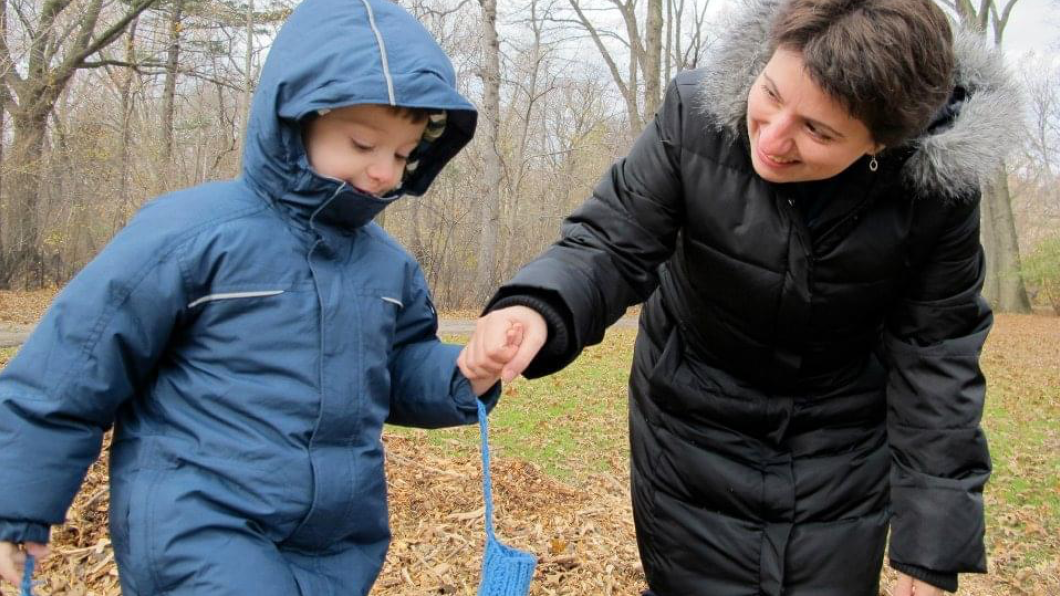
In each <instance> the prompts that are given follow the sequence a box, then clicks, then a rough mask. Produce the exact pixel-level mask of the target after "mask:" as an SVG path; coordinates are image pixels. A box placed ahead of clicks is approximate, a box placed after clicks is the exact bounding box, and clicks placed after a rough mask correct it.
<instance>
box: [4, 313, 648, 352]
mask: <svg viewBox="0 0 1060 596" xmlns="http://www.w3.org/2000/svg"><path fill="white" fill-rule="evenodd" d="M615 326H616V327H636V326H637V319H636V318H635V317H623V318H622V319H619V321H618V322H617V323H615ZM474 329H475V322H474V321H470V320H467V319H441V320H439V321H438V332H439V333H441V334H443V335H470V334H471V332H472V331H474ZM32 330H33V327H32V326H30V325H13V324H10V323H0V348H10V347H14V346H20V345H22V343H23V342H24V341H26V337H28V336H29V334H30V332H31V331H32Z"/></svg>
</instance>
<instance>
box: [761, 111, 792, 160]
mask: <svg viewBox="0 0 1060 596" xmlns="http://www.w3.org/2000/svg"><path fill="white" fill-rule="evenodd" d="M793 130H794V122H793V120H792V119H791V118H789V117H786V116H781V115H777V116H776V117H775V118H773V119H771V120H770V121H769V122H768V123H764V124H762V126H761V128H760V129H759V134H758V146H759V148H761V150H762V152H763V153H768V154H769V155H785V154H787V153H789V152H790V151H791V149H792V146H793V144H794V141H793V140H792V131H793Z"/></svg>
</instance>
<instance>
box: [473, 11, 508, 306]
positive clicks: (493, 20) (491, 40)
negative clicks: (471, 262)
mask: <svg viewBox="0 0 1060 596" xmlns="http://www.w3.org/2000/svg"><path fill="white" fill-rule="evenodd" d="M480 2H481V4H482V29H483V35H482V57H483V66H482V87H483V94H482V95H483V98H482V119H481V122H482V124H483V126H482V128H481V129H482V140H483V146H484V150H483V153H484V156H485V161H486V163H485V166H484V170H485V171H484V176H483V180H482V182H483V187H482V193H481V196H482V202H481V207H480V208H481V215H480V218H479V221H480V222H481V224H482V240H481V242H480V245H479V250H478V267H477V270H476V275H475V289H476V293H477V296H476V298H478V299H479V300H485V299H486V297H488V296H489V293H490V292H491V291H492V290H493V285H494V281H495V280H494V272H495V270H496V266H495V264H496V260H497V236H498V229H497V228H498V226H499V223H500V222H499V219H500V214H499V205H500V188H501V181H502V175H503V172H502V169H501V156H500V153H499V151H498V147H497V139H498V137H499V136H500V121H501V119H500V86H501V67H500V41H499V40H498V39H497V1H496V0H480Z"/></svg>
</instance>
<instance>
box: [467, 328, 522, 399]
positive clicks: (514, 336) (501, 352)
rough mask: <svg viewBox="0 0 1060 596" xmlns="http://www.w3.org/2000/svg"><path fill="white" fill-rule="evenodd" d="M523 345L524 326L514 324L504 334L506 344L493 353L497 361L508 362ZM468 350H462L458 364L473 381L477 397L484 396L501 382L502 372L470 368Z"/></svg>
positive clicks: (472, 386) (487, 368) (472, 385)
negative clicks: (467, 356) (467, 361)
mask: <svg viewBox="0 0 1060 596" xmlns="http://www.w3.org/2000/svg"><path fill="white" fill-rule="evenodd" d="M472 339H474V338H472ZM521 343H523V326H522V325H521V324H519V323H513V324H512V325H511V326H510V327H508V330H507V331H505V332H504V342H503V343H502V344H500V345H498V346H496V347H497V349H496V350H494V351H492V352H491V353H492V354H493V356H494V357H495V358H496V359H497V360H501V361H503V362H508V361H509V360H511V359H512V357H513V356H515V353H516V352H517V351H518V350H519V344H521ZM467 349H468V347H467V346H464V349H463V350H461V352H460V357H459V358H458V359H457V364H459V365H460V372H462V373H464V376H465V377H467V379H468V380H469V381H471V390H472V391H474V392H475V395H482V394H483V393H486V392H487V391H489V390H490V388H491V387H493V386H494V385H495V384H496V383H497V381H498V380H500V371H499V370H494V369H492V368H489V367H478V368H475V369H472V368H471V367H468V366H467V363H466V357H465V354H466V352H467ZM502 365H503V364H502Z"/></svg>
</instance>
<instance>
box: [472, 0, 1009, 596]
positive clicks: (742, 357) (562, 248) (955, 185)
mask: <svg viewBox="0 0 1060 596" xmlns="http://www.w3.org/2000/svg"><path fill="white" fill-rule="evenodd" d="M1010 87H1011V85H1010V84H1009V82H1008V78H1007V76H1006V74H1005V72H1004V69H1003V67H1002V65H1001V64H1000V60H999V58H998V57H996V56H993V55H990V54H989V53H988V52H987V51H986V50H985V49H984V48H983V47H982V46H980V45H979V44H978V42H977V40H976V38H975V37H974V36H970V35H969V36H960V35H958V36H957V39H956V40H954V39H953V36H952V34H951V31H950V28H949V25H948V23H947V20H946V17H945V15H944V14H943V13H942V12H941V11H940V10H939V9H938V8H937V7H936V6H935V5H934V4H933V3H932V2H930V0H793V1H790V2H787V3H785V4H782V5H778V4H776V3H775V2H773V1H764V2H760V3H758V4H752V5H750V6H749V7H748V8H747V9H745V10H744V12H743V13H742V14H741V16H740V18H738V19H737V20H736V22H735V23H734V25H733V28H732V30H731V32H730V34H729V39H728V40H726V41H725V42H724V43H723V44H722V47H721V49H720V50H719V52H718V53H717V54H716V57H715V60H714V63H713V64H712V65H711V66H710V67H709V68H707V69H703V70H700V71H692V72H685V73H682V74H681V75H679V76H678V77H677V79H676V80H675V81H674V82H673V83H672V84H671V85H670V86H669V89H668V91H667V94H666V98H665V103H664V105H663V107H662V108H661V109H660V111H659V113H658V114H657V116H656V118H655V121H654V123H653V124H652V125H650V126H649V127H648V128H647V130H645V131H644V132H643V134H642V135H641V136H640V138H639V139H638V140H637V142H636V143H635V145H634V147H633V148H632V150H631V152H630V154H629V156H628V157H626V158H625V159H623V160H620V161H619V162H617V163H616V164H615V165H614V166H613V167H612V168H611V170H610V172H609V173H608V174H607V175H606V176H604V178H603V180H602V181H601V182H600V183H599V185H598V186H597V187H596V190H595V192H594V194H593V196H592V198H590V199H589V200H588V201H587V202H586V203H585V204H584V205H582V206H581V207H580V208H579V209H578V210H577V211H576V212H574V213H573V214H572V215H571V216H570V217H569V218H568V219H567V220H566V222H565V224H564V226H563V237H562V239H561V240H560V241H559V242H557V243H556V244H555V245H554V246H552V247H551V248H550V249H549V250H547V251H546V252H545V253H544V254H543V255H541V256H540V257H539V258H538V259H537V260H535V261H533V262H531V263H530V264H529V265H527V266H526V267H524V268H523V269H522V270H521V271H520V272H519V273H518V274H517V275H516V276H515V278H514V279H513V280H512V281H511V282H509V283H508V284H506V285H504V286H502V287H501V288H500V290H499V291H498V292H497V294H496V296H495V297H494V298H493V299H492V300H491V302H490V304H489V306H488V308H487V310H488V312H489V314H488V315H487V316H485V317H484V318H483V319H481V320H480V321H479V323H478V327H477V330H476V333H475V336H474V337H473V338H472V341H471V343H470V344H469V346H468V347H467V348H466V350H465V353H464V354H463V355H462V360H461V362H462V367H463V370H464V371H465V374H467V375H468V376H470V377H475V376H483V375H487V374H492V373H495V372H497V371H499V370H501V369H502V368H503V372H504V377H505V378H506V379H510V378H512V377H513V376H515V375H516V374H519V373H521V372H523V370H524V369H525V371H526V372H525V374H526V376H528V377H537V376H541V375H546V374H550V373H553V372H555V371H557V370H559V369H561V368H563V367H564V366H566V365H567V364H568V363H570V362H571V361H572V360H573V359H574V358H575V357H576V356H577V355H578V354H579V353H580V351H581V350H582V348H583V347H585V346H586V345H591V344H594V343H597V342H599V341H600V340H601V338H602V336H603V333H604V329H605V328H606V327H607V326H608V325H609V324H611V323H612V322H614V321H615V320H616V319H617V318H618V317H620V316H621V315H622V314H623V312H624V311H625V310H626V308H627V307H628V306H629V305H631V304H635V303H638V302H641V301H645V300H646V303H645V305H644V308H643V311H642V314H641V317H640V332H639V334H638V337H637V341H636V347H635V350H634V357H633V359H634V361H633V368H632V371H631V375H630V385H629V396H630V399H629V412H630V414H629V416H630V437H631V446H632V466H631V467H632V496H633V504H634V517H635V522H636V528H637V540H638V545H639V548H640V554H641V558H642V560H643V563H644V569H645V572H646V575H647V580H648V583H649V585H650V586H651V589H652V590H653V591H654V592H655V593H656V594H658V595H659V596H688V595H708V596H713V595H719V596H733V595H742V594H748V595H751V594H769V595H779V594H784V595H785V596H811V595H812V596H829V595H834V596H852V595H855V596H869V595H875V594H877V593H878V587H879V586H878V584H879V574H880V567H881V564H882V558H883V552H884V545H885V541H886V537H887V531H888V527H890V530H891V541H890V563H891V565H892V566H893V567H894V568H895V569H896V570H897V571H898V572H899V578H900V579H899V582H898V586H899V587H898V592H897V593H898V594H901V595H903V596H909V595H911V594H916V596H925V595H932V594H940V593H941V590H947V591H956V589H957V574H959V573H964V572H983V571H985V569H986V562H985V553H984V547H983V533H984V520H983V501H982V489H983V485H984V484H985V482H986V480H987V478H988V476H989V474H990V458H989V454H988V452H987V445H986V440H985V438H984V436H983V432H982V430H981V429H980V426H979V420H980V415H981V412H982V407H983V399H984V393H985V386H984V380H983V376H982V373H981V372H980V369H979V364H978V357H979V351H980V349H981V347H982V345H983V342H984V341H985V339H986V335H987V331H988V329H989V327H990V325H991V320H992V319H991V313H990V310H989V308H988V307H987V305H986V304H985V302H984V301H983V300H982V299H981V297H980V295H979V290H980V288H981V286H982V283H983V274H984V266H983V255H982V250H981V248H980V245H979V240H978V237H979V199H980V197H979V184H980V176H981V175H986V174H989V173H990V172H993V171H994V169H993V168H994V167H995V166H996V165H997V164H998V163H999V162H998V160H999V159H1000V157H1001V156H1002V148H1003V146H1004V145H1006V144H1007V143H1009V142H1010V141H1011V140H1012V139H1011V138H1010V137H1011V133H1010V132H1008V129H1010V128H1013V127H1012V126H1011V123H1013V122H1016V121H1018V118H1019V110H1018V107H1017V103H1018V102H1016V101H1015V99H1016V98H1015V97H1014V95H1013V94H1012V92H1011V91H1010V90H1009V89H1010ZM516 322H517V323H521V324H522V325H523V326H524V329H525V335H524V339H523V343H522V347H521V350H520V352H519V354H518V355H517V356H516V357H515V358H514V359H513V360H512V361H511V362H508V363H505V362H504V361H503V359H502V358H501V357H500V356H498V354H497V352H499V351H500V346H503V345H504V343H505V342H504V332H505V331H506V330H507V329H508V327H509V326H510V325H512V324H513V323H516ZM539 349H540V352H539V351H538V350H539ZM528 365H529V366H528Z"/></svg>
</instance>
